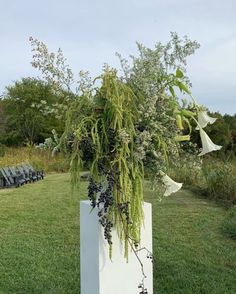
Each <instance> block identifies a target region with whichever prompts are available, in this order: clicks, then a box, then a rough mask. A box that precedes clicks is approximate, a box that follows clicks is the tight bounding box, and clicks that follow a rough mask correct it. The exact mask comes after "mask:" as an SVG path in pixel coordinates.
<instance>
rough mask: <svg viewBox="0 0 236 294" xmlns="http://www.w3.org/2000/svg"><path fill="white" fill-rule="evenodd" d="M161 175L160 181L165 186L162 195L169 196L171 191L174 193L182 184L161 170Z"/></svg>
mask: <svg viewBox="0 0 236 294" xmlns="http://www.w3.org/2000/svg"><path fill="white" fill-rule="evenodd" d="M161 175H162V181H163V183H164V185H165V186H166V190H165V193H164V196H170V195H171V194H172V193H175V192H177V191H179V190H180V189H181V188H182V186H183V184H182V183H177V182H175V181H174V180H172V179H171V178H170V177H169V176H167V175H166V174H165V173H163V172H161Z"/></svg>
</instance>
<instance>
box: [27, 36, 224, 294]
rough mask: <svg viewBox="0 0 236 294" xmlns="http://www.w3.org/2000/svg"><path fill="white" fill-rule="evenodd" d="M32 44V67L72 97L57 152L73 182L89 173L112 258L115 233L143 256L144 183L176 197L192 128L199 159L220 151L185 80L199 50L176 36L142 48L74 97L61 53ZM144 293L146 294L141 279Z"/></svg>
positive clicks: (209, 120)
mask: <svg viewBox="0 0 236 294" xmlns="http://www.w3.org/2000/svg"><path fill="white" fill-rule="evenodd" d="M31 43H32V44H33V46H36V48H34V50H33V51H34V52H36V54H35V55H34V61H33V63H32V64H33V65H34V66H35V67H37V68H39V69H44V71H43V72H44V74H45V77H46V79H47V80H48V82H50V83H52V85H53V86H54V87H55V86H56V89H57V90H56V91H57V92H58V91H61V92H62V93H63V95H65V94H66V93H68V96H66V97H65V103H66V105H67V109H68V111H67V115H66V126H65V132H64V135H63V136H62V138H61V146H60V149H61V150H63V149H64V150H65V151H66V152H67V153H68V154H70V159H71V176H72V183H73V184H74V185H75V184H77V183H78V182H79V179H80V171H81V170H82V169H84V168H86V169H89V171H90V178H89V184H88V198H89V200H90V202H91V207H92V209H94V208H95V207H96V208H97V213H98V218H99V222H100V223H101V225H102V226H103V228H104V237H105V239H106V240H107V242H108V244H109V248H110V257H112V234H111V232H112V230H113V229H115V230H116V231H117V233H118V236H119V238H120V240H121V241H122V242H123V244H124V249H125V257H126V258H127V259H128V252H129V248H131V249H132V250H133V252H134V253H135V254H137V250H139V244H140V237H141V236H140V230H141V225H142V222H143V181H144V177H145V176H147V177H148V179H149V180H151V182H152V185H153V188H154V189H157V188H158V189H159V191H160V190H161V191H162V193H161V194H159V195H158V197H159V198H160V199H161V198H162V197H165V196H169V195H171V194H172V193H175V192H177V191H178V190H179V189H180V188H181V187H182V183H177V182H175V181H174V180H173V179H171V178H170V177H169V176H168V175H167V173H168V167H169V163H170V162H176V161H178V158H179V153H180V149H181V147H180V143H181V142H184V141H186V142H190V139H191V132H192V129H193V128H196V129H197V130H199V134H200V137H201V141H202V150H201V152H200V154H199V156H203V155H204V154H206V153H209V152H212V151H216V150H219V149H220V148H221V146H218V145H215V144H214V143H213V142H212V141H211V139H210V138H209V136H208V135H207V134H206V132H205V131H204V128H205V127H206V125H207V124H212V123H214V122H215V120H216V119H215V118H211V117H210V116H208V115H207V111H206V109H205V108H204V107H203V106H200V105H199V104H198V103H196V100H195V99H194V97H193V96H192V94H191V91H190V90H189V87H190V86H191V84H190V82H189V79H188V78H187V76H186V75H185V71H186V68H185V67H186V58H187V56H189V55H191V54H193V53H194V52H195V50H196V49H197V48H198V47H199V45H198V44H197V43H196V42H195V41H194V42H192V41H190V40H189V39H187V38H186V37H185V38H184V39H183V40H181V39H179V38H178V36H177V35H176V34H174V33H172V35H171V40H170V42H168V43H167V44H166V45H165V46H163V45H162V44H160V43H157V44H156V46H155V49H154V50H151V49H149V48H145V47H144V46H143V45H141V44H138V50H139V56H138V57H132V58H131V59H132V63H131V65H129V63H128V61H127V60H125V59H122V58H121V56H120V55H118V56H119V58H120V61H121V65H122V68H123V71H124V75H123V76H121V77H119V76H118V74H117V71H116V70H114V69H110V68H109V67H108V66H105V68H104V70H103V73H102V74H101V76H99V77H97V78H96V79H94V81H92V80H91V78H89V77H88V75H87V74H86V73H82V74H81V80H80V82H79V85H80V92H77V93H74V94H72V93H71V90H70V88H69V85H70V81H71V79H72V73H71V70H70V69H69V68H68V66H67V65H65V59H64V58H63V55H62V52H61V51H59V52H58V56H55V55H52V54H50V53H49V52H48V50H47V48H46V47H45V45H44V44H43V43H40V42H38V41H37V40H33V39H31ZM60 61H61V62H62V66H58V64H59V65H60ZM47 62H48V64H47ZM57 66H58V67H57ZM63 68H65V71H64V72H63V71H62V69H63ZM55 77H57V78H55ZM52 79H54V80H55V81H54V80H52ZM63 81H64V83H65V85H64V86H65V87H64V90H63ZM176 90H178V91H179V92H181V93H184V94H186V95H188V96H189V97H190V98H191V103H190V102H187V101H186V100H183V101H182V105H181V103H180V102H179V100H178V97H177V94H176ZM66 91H67V92H66ZM160 188H161V189H160ZM139 261H140V260H139ZM140 264H141V268H142V273H143V276H144V278H145V274H144V272H143V267H142V263H141V261H140ZM139 288H140V290H141V292H140V293H147V290H146V289H145V286H144V279H143V281H142V283H141V284H140V287H139Z"/></svg>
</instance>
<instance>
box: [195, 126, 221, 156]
mask: <svg viewBox="0 0 236 294" xmlns="http://www.w3.org/2000/svg"><path fill="white" fill-rule="evenodd" d="M200 136H201V141H202V152H201V153H200V154H198V156H202V155H204V154H206V153H209V152H212V151H216V150H220V149H221V148H222V146H220V145H216V144H214V143H213V142H212V141H211V139H210V138H209V136H208V135H207V133H206V132H205V131H204V130H203V129H202V128H200Z"/></svg>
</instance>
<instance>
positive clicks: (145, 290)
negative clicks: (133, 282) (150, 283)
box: [138, 283, 148, 294]
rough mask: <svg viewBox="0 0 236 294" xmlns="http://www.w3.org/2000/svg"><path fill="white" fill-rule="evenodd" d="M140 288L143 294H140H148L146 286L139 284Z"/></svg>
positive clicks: (140, 293)
mask: <svg viewBox="0 0 236 294" xmlns="http://www.w3.org/2000/svg"><path fill="white" fill-rule="evenodd" d="M138 288H139V289H140V290H141V292H139V294H148V291H147V289H146V288H145V287H144V284H143V283H141V284H139V286H138Z"/></svg>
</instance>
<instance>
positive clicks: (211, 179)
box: [203, 161, 236, 207]
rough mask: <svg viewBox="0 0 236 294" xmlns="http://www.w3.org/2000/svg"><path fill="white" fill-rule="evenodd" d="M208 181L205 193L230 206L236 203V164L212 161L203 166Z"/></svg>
mask: <svg viewBox="0 0 236 294" xmlns="http://www.w3.org/2000/svg"><path fill="white" fill-rule="evenodd" d="M203 175H204V178H205V182H206V187H205V193H206V195H207V196H208V197H209V198H210V199H214V200H216V201H219V202H221V203H222V204H223V205H224V206H226V207H230V206H232V205H234V204H236V165H235V164H233V163H229V162H227V163H224V162H215V161H214V162H211V163H207V164H205V165H204V166H203Z"/></svg>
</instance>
